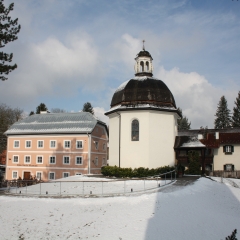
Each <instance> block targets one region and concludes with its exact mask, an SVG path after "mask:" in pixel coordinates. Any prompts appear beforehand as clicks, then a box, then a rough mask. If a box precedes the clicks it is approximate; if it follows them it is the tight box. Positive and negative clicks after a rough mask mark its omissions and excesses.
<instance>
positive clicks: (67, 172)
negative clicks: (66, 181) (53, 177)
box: [62, 172, 70, 178]
mask: <svg viewBox="0 0 240 240" xmlns="http://www.w3.org/2000/svg"><path fill="white" fill-rule="evenodd" d="M66 173H67V174H68V176H67V177H70V172H63V173H62V177H63V178H67V177H64V174H66Z"/></svg>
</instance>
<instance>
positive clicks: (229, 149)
mask: <svg viewBox="0 0 240 240" xmlns="http://www.w3.org/2000/svg"><path fill="white" fill-rule="evenodd" d="M223 152H224V153H225V154H226V155H227V154H232V153H233V152H234V146H233V145H224V146H223Z"/></svg>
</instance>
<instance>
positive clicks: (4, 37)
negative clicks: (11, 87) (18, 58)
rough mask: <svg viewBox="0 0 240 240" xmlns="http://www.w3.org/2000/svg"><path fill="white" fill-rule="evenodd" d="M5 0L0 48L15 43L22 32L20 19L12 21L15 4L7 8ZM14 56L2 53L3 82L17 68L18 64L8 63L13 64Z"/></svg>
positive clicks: (0, 72) (0, 5)
mask: <svg viewBox="0 0 240 240" xmlns="http://www.w3.org/2000/svg"><path fill="white" fill-rule="evenodd" d="M3 1H4V0H0V48H3V47H5V45H6V44H7V43H9V42H13V41H15V40H17V39H18V37H17V34H18V33H19V31H20V28H21V26H20V25H18V18H16V19H15V20H12V19H11V17H10V16H9V13H10V12H11V11H12V10H13V7H14V3H11V4H10V5H9V7H5V6H4V4H3ZM12 58H13V54H12V53H10V54H8V53H4V52H0V79H1V80H2V81H4V80H7V78H6V76H4V75H3V74H6V75H8V74H9V73H10V72H11V71H13V70H14V69H15V68H17V64H14V65H8V64H6V62H11V61H12Z"/></svg>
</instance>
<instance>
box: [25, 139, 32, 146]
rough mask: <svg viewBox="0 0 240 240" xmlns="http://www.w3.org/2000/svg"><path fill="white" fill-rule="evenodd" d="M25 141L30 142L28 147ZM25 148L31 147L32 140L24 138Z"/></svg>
mask: <svg viewBox="0 0 240 240" xmlns="http://www.w3.org/2000/svg"><path fill="white" fill-rule="evenodd" d="M27 142H29V143H30V147H28V146H27ZM25 148H32V140H25Z"/></svg>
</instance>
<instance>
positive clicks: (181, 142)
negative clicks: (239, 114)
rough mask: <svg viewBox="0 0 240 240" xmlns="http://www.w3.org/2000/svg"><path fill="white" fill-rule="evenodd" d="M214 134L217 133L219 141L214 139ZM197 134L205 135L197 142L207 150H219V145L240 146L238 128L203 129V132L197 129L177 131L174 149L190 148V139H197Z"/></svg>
mask: <svg viewBox="0 0 240 240" xmlns="http://www.w3.org/2000/svg"><path fill="white" fill-rule="evenodd" d="M216 132H218V133H219V139H216V135H215V134H216ZM198 134H205V138H203V139H200V140H198V142H200V143H201V144H202V145H203V146H205V147H207V148H219V147H220V145H221V144H240V128H227V129H205V132H204V129H197V130H181V131H179V134H178V135H179V136H177V137H176V138H175V144H174V148H175V149H176V148H178V149H179V148H183V147H185V148H191V147H192V146H193V145H194V144H193V143H192V144H191V139H194V138H195V139H197V136H198ZM196 143H197V142H196ZM196 143H195V145H196ZM194 147H196V146H194Z"/></svg>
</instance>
